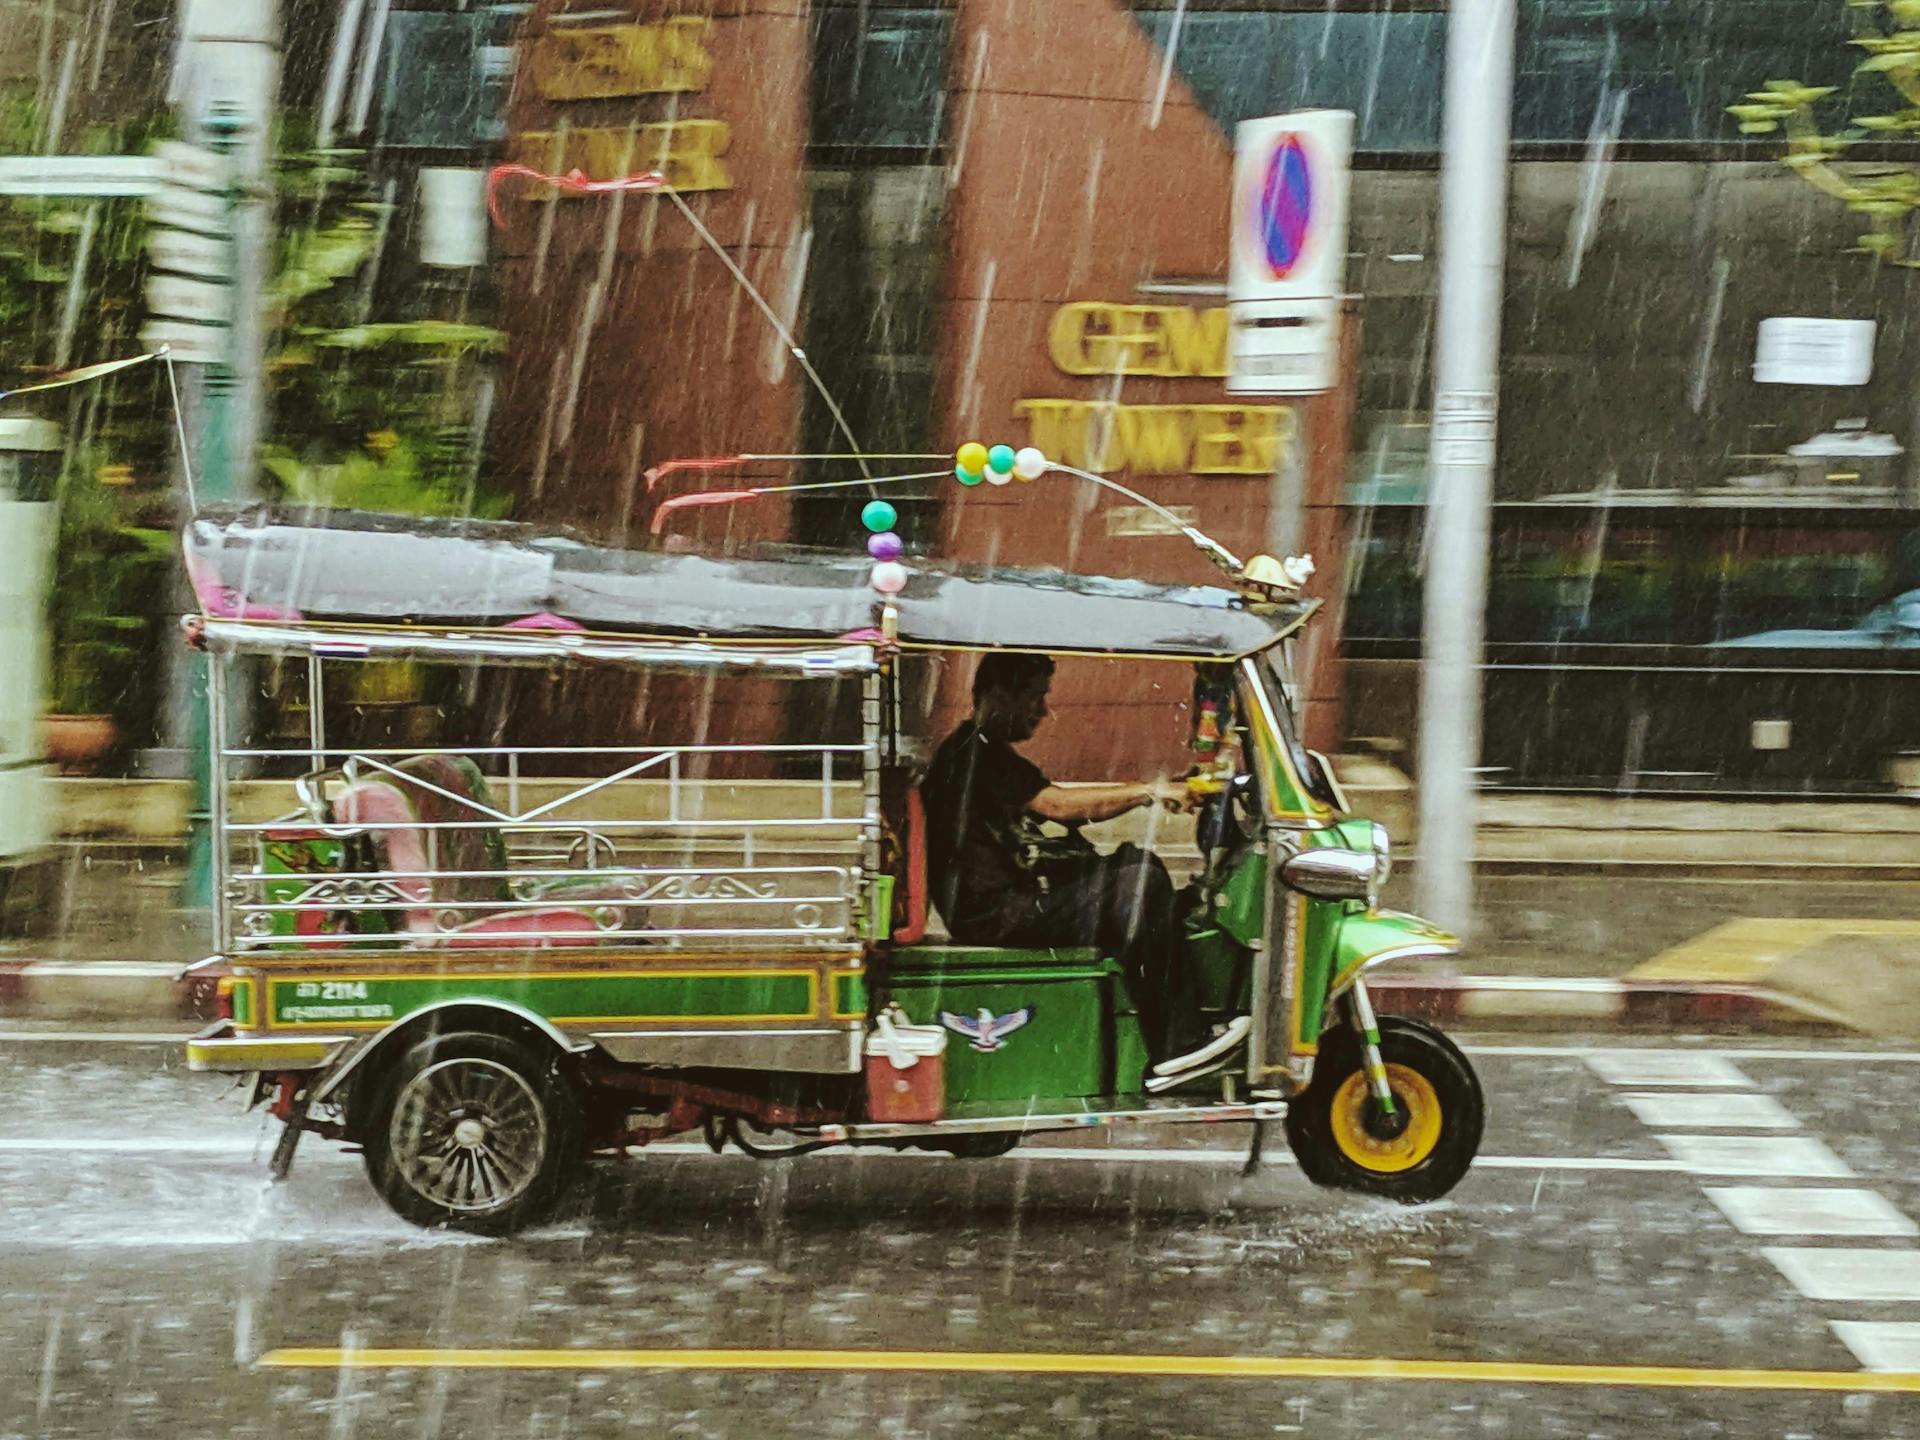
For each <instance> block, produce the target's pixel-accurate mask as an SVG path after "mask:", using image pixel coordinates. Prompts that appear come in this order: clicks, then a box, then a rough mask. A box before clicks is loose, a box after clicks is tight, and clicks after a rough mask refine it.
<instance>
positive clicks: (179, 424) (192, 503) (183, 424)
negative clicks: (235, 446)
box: [160, 345, 200, 519]
mask: <svg viewBox="0 0 1920 1440" xmlns="http://www.w3.org/2000/svg"><path fill="white" fill-rule="evenodd" d="M160 358H161V359H162V360H164V361H166V362H167V389H168V390H169V391H170V392H171V393H172V395H173V429H174V433H175V434H176V435H178V436H179V437H180V473H181V474H182V475H183V476H185V477H186V481H187V516H188V518H189V519H191V518H193V517H194V516H196V515H198V514H199V513H200V496H199V494H198V492H197V491H195V489H194V485H193V456H192V455H191V454H190V453H189V452H188V450H187V421H186V417H185V416H184V415H182V414H181V413H180V385H179V382H178V381H176V380H175V379H174V378H173V349H172V347H171V346H167V345H162V346H161V347H160Z"/></svg>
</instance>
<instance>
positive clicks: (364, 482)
mask: <svg viewBox="0 0 1920 1440" xmlns="http://www.w3.org/2000/svg"><path fill="white" fill-rule="evenodd" d="M263 458H264V461H265V464H266V468H267V471H268V473H269V474H271V475H272V476H273V478H274V479H275V480H277V481H278V482H279V484H280V487H281V489H282V492H283V493H284V495H285V497H286V498H287V499H289V500H292V501H295V502H297V503H299V504H303V505H323V506H329V507H333V508H336V509H348V510H383V511H386V512H388V513H390V514H395V515H479V516H482V517H485V518H497V517H498V516H500V515H501V514H503V513H505V509H506V504H505V502H504V501H503V500H498V499H494V498H490V497H485V496H470V495H468V494H467V493H466V487H465V484H464V481H463V479H462V478H461V476H460V475H459V474H458V473H456V471H455V470H454V469H452V468H451V467H448V466H445V465H441V466H438V467H436V466H433V465H431V464H430V463H426V462H425V461H423V457H422V455H421V453H420V452H419V450H417V449H416V448H415V446H414V444H413V443H412V442H410V441H409V440H407V439H405V438H404V437H401V436H398V435H392V434H384V435H383V434H377V433H376V434H375V435H373V436H370V437H369V444H368V445H367V446H366V447H365V448H363V449H360V450H357V451H354V452H352V453H351V454H348V455H346V456H345V457H343V458H342V459H339V460H336V461H332V462H329V463H325V464H309V463H307V462H305V461H302V460H300V459H299V458H298V457H297V456H295V455H294V454H293V453H292V452H291V451H289V450H287V449H285V448H284V447H282V446H270V447H269V448H268V449H267V451H266V454H265V456H264V457H263ZM430 458H431V457H427V459H428V460H430Z"/></svg>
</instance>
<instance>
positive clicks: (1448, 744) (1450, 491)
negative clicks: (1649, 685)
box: [1415, 0, 1514, 937]
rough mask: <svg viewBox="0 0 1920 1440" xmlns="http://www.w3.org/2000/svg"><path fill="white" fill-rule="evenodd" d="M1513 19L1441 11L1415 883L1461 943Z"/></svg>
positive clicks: (1457, 0) (1482, 625)
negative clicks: (1442, 110)
mask: <svg viewBox="0 0 1920 1440" xmlns="http://www.w3.org/2000/svg"><path fill="white" fill-rule="evenodd" d="M1513 21H1514V0H1454V4H1453V5H1452V6H1450V7H1449V9H1448V11H1447V71H1446V76H1447V78H1446V133H1445V137H1444V146H1445V148H1444V150H1443V152H1442V158H1441V167H1440V309H1439V316H1438V318H1437V320H1436V323H1435V326H1434V339H1433V351H1434V355H1433V391H1434V393H1433V430H1432V435H1431V438H1430V442H1429V444H1430V449H1429V463H1428V474H1429V477H1430V478H1429V480H1428V490H1427V533H1426V566H1427V573H1426V586H1425V592H1424V604H1425V609H1424V612H1423V621H1422V624H1423V629H1424V632H1425V633H1424V640H1425V643H1424V645H1423V646H1422V649H1421V660H1422V662H1423V663H1422V665H1421V668H1420V753H1419V756H1418V763H1419V779H1420V838H1419V848H1418V855H1419V865H1418V868H1417V869H1416V871H1415V882H1416V885H1417V887H1418V890H1419V897H1420V899H1419V905H1420V909H1421V911H1422V912H1423V913H1425V914H1426V915H1428V916H1430V917H1432V919H1433V920H1434V921H1435V922H1436V923H1438V924H1441V925H1444V926H1446V927H1447V928H1448V929H1449V930H1452V931H1454V932H1455V933H1456V934H1459V935H1461V936H1463V937H1464V936H1466V935H1467V934H1468V932H1469V930H1470V929H1471V927H1472V924H1473V846H1474V834H1475V829H1476V825H1477V821H1478V814H1477V809H1478V795H1477V789H1478V777H1479V767H1480V706H1481V703H1482V697H1481V685H1480V661H1481V651H1482V649H1483V646H1484V642H1485V638H1486V611H1487V548H1488V544H1489V535H1490V532H1491V519H1492V508H1493V454H1494V450H1493V447H1494V425H1495V417H1496V413H1497V411H1496V403H1497V401H1496V387H1497V385H1498V381H1499V373H1500V304H1501V293H1502V288H1503V286H1502V281H1503V278H1504V276H1503V271H1504V266H1505V263H1506V230H1507V136H1508V130H1509V114H1508V107H1509V105H1510V104H1511V98H1512V94H1513V28H1514V27H1513Z"/></svg>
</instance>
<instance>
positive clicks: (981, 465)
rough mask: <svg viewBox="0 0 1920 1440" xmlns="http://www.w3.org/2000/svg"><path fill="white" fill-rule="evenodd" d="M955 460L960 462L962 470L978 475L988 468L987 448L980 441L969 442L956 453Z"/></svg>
mask: <svg viewBox="0 0 1920 1440" xmlns="http://www.w3.org/2000/svg"><path fill="white" fill-rule="evenodd" d="M953 458H954V459H955V460H957V461H959V462H960V468H961V469H962V470H969V471H972V472H973V473H974V474H975V475H978V474H979V473H980V472H981V471H982V470H984V469H986V468H987V447H986V446H984V445H982V444H981V443H980V442H979V441H978V440H969V441H968V442H967V443H966V444H964V445H962V446H961V447H960V448H959V449H958V450H957V451H955V452H954V456H953Z"/></svg>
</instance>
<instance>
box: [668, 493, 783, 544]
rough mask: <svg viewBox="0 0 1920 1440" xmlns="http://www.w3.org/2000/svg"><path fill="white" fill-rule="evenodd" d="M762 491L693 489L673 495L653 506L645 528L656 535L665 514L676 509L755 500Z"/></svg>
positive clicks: (669, 513)
mask: <svg viewBox="0 0 1920 1440" xmlns="http://www.w3.org/2000/svg"><path fill="white" fill-rule="evenodd" d="M762 493H764V492H762V491H759V490H695V491H694V492H693V493H692V494H689V495H675V496H673V497H671V498H670V499H666V500H662V501H661V502H660V503H659V504H658V505H657V506H655V507H654V511H653V521H652V523H651V524H650V525H648V527H647V528H648V529H649V530H651V531H652V532H653V533H654V534H655V535H658V534H659V533H660V529H661V527H662V526H663V525H665V524H666V523H667V516H669V515H671V514H672V513H673V512H674V511H676V510H685V509H688V508H690V507H692V506H697V505H731V504H733V503H734V502H735V501H737V500H757V499H759V498H760V496H761V494H762Z"/></svg>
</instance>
